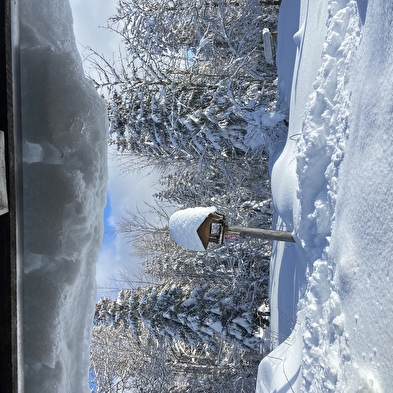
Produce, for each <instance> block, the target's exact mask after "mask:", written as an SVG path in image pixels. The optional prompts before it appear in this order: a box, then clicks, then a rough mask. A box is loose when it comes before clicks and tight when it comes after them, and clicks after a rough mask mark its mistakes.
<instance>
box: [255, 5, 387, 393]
mask: <svg viewBox="0 0 393 393" xmlns="http://www.w3.org/2000/svg"><path fill="white" fill-rule="evenodd" d="M299 5H300V6H299ZM296 12H298V14H299V23H298V26H297V27H296V29H294V26H293V18H294V15H296ZM392 18H393V2H392V1H391V0H374V1H372V2H368V1H367V0H358V1H346V0H337V1H328V0H320V1H314V0H299V1H298V2H296V1H295V2H291V1H289V0H284V1H283V2H282V7H281V11H280V23H281V25H280V26H285V24H286V22H288V26H289V27H288V28H287V29H285V28H281V29H280V30H279V40H280V41H279V42H281V40H282V39H284V40H285V42H287V43H288V42H290V40H289V37H290V35H292V36H293V41H292V42H293V43H294V45H296V56H295V59H294V61H293V56H291V53H293V52H291V51H288V52H287V53H285V52H283V51H281V52H279V55H278V62H279V64H278V66H279V67H278V68H279V72H280V69H281V70H282V69H284V71H285V72H281V73H280V80H281V83H280V88H281V89H282V90H281V94H283V95H285V97H287V95H288V77H287V76H288V75H291V70H290V69H288V68H290V67H291V66H290V65H291V64H294V66H293V70H292V75H293V78H292V81H291V87H292V88H291V95H290V126H289V135H288V139H287V142H286V144H285V147H284V149H283V151H282V153H281V155H280V156H279V157H278V159H276V160H275V162H274V163H273V168H272V190H273V197H274V202H275V207H276V212H277V225H278V226H279V227H283V228H287V229H290V230H293V233H294V236H295V237H296V238H297V244H296V245H295V246H294V247H292V248H290V247H289V246H288V245H279V244H276V245H274V252H273V254H272V264H271V278H270V284H271V285H270V300H271V314H272V315H271V329H272V344H273V346H275V347H276V349H274V351H273V352H271V353H270V354H269V355H268V356H267V357H266V358H264V359H263V360H262V362H261V364H260V367H259V374H258V382H257V392H274V391H277V392H278V391H280V392H300V391H303V392H345V393H351V392H388V391H390V390H391V367H392V366H391V365H392V364H393V355H392V351H391V343H392V342H393V337H392V332H391V329H390V324H391V321H392V318H393V305H392V299H391V293H392V286H391V283H390V268H389V265H390V262H391V260H392V257H391V255H392V254H393V250H392V245H391V236H392V231H393V224H392V220H393V217H392V215H393V213H392V209H391V196H390V194H391V189H392V186H393V175H392V174H391V161H392V157H393V143H392V140H391V138H390V137H389V135H390V134H391V129H390V128H391V122H392V107H393V99H392V94H391V92H392V89H393V76H392V75H393V72H392V71H393V65H392V64H393V49H392V45H391V43H392V42H393V41H392V39H393V32H392V30H391V21H392ZM291 23H292V25H291ZM291 28H292V30H291ZM294 30H296V31H295V32H294ZM280 35H281V37H280ZM286 56H287V57H286ZM283 102H284V103H285V100H283ZM284 109H285V107H284ZM302 274H303V275H302Z"/></svg>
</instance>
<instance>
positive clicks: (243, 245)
mask: <svg viewBox="0 0 393 393" xmlns="http://www.w3.org/2000/svg"><path fill="white" fill-rule="evenodd" d="M278 11H279V1H263V0H171V1H167V0H143V1H141V0H119V3H118V9H117V13H116V15H114V16H113V17H112V18H111V19H110V20H109V22H108V28H109V29H111V30H113V31H114V32H115V33H116V34H119V35H120V36H121V37H122V48H121V51H120V52H119V53H121V55H119V57H118V58H117V59H115V60H110V59H107V58H105V57H104V56H102V55H100V54H99V53H97V52H96V51H94V50H93V49H91V48H90V55H89V59H90V62H91V65H92V69H94V73H92V74H91V75H90V78H91V79H92V80H93V81H94V83H95V86H96V89H97V90H98V91H99V92H100V94H101V95H102V96H103V97H104V98H105V100H106V102H107V108H108V117H109V124H110V129H109V139H108V143H109V145H110V146H114V147H115V148H116V150H117V151H118V154H119V155H121V156H122V157H123V158H124V157H126V165H125V166H124V167H123V168H122V170H125V171H139V170H141V169H144V168H151V169H152V170H154V171H156V172H157V173H159V174H160V180H159V185H158V186H159V191H158V192H157V193H156V194H155V195H154V197H155V204H154V205H148V206H146V209H147V210H146V211H142V210H137V211H125V212H124V217H123V218H122V219H121V220H120V221H119V222H118V223H117V228H116V232H117V233H118V234H119V235H121V236H126V237H127V238H129V241H130V242H131V243H132V245H133V248H134V249H135V250H136V254H137V255H138V256H139V257H140V259H141V261H142V264H143V266H144V269H145V274H146V277H148V278H147V279H146V281H148V282H149V283H150V284H148V285H143V286H138V285H136V284H135V283H134V281H135V280H134V277H133V276H132V274H131V273H130V272H124V278H125V281H126V282H127V286H126V287H125V288H124V289H122V290H120V291H119V293H118V295H117V297H116V298H114V299H111V298H107V297H103V298H101V299H100V300H99V301H98V303H97V304H96V311H95V316H94V323H93V333H92V342H91V349H90V364H91V367H90V380H91V381H90V382H91V386H92V391H94V392H97V393H103V392H128V391H132V392H141V393H142V392H143V393H145V392H146V393H148V392H149V393H150V392H151V393H157V392H163V393H164V392H190V393H194V392H195V393H197V392H198V393H199V392H201V393H202V392H204V393H205V392H209V393H213V392H253V391H255V382H256V375H257V367H258V364H259V362H260V361H261V359H262V357H263V356H264V354H265V352H266V351H267V350H268V348H269V343H268V334H267V333H266V334H264V330H265V329H268V324H269V323H268V283H269V259H270V252H271V247H270V243H269V242H267V241H261V240H255V239H242V240H237V241H232V242H230V241H228V242H226V243H224V244H222V245H217V246H214V247H213V246H211V247H210V246H209V248H208V249H207V251H206V252H192V251H188V250H185V249H182V248H180V247H179V246H177V245H176V244H175V243H174V241H173V240H172V239H171V237H170V234H169V228H168V220H169V216H170V212H173V211H175V210H178V209H182V208H186V207H195V206H215V207H216V208H217V211H219V212H220V213H221V214H224V215H225V216H226V217H227V220H228V221H229V222H230V223H231V224H234V225H241V226H248V227H254V228H270V225H271V220H272V214H273V211H272V201H271V191H270V181H269V157H270V155H271V154H272V152H273V150H274V148H275V147H276V146H277V144H278V143H279V142H280V141H282V140H283V138H284V137H285V135H286V132H287V121H286V118H287V113H283V112H281V111H280V102H278V100H277V95H276V93H277V70H276V67H275V64H274V61H273V62H271V61H268V59H267V58H266V56H265V54H264V50H265V48H264V45H266V43H265V42H264V34H263V32H264V31H266V29H268V31H269V32H271V35H272V36H273V37H274V36H275V35H276V34H277V23H278ZM273 42H274V39H273ZM147 213H148V214H147ZM151 217H155V218H154V219H151Z"/></svg>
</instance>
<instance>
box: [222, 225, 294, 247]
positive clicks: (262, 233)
mask: <svg viewBox="0 0 393 393" xmlns="http://www.w3.org/2000/svg"><path fill="white" fill-rule="evenodd" d="M227 234H228V235H239V236H240V237H252V238H255V239H262V240H277V241H281V242H292V243H294V242H295V239H294V238H293V236H292V233H291V232H285V231H275V230H273V229H259V228H243V227H238V226H225V227H224V235H227Z"/></svg>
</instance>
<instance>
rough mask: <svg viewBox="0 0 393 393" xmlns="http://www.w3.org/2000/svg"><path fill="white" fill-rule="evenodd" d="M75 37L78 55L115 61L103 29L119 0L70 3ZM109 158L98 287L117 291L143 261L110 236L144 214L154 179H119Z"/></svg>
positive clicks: (110, 36) (110, 37)
mask: <svg viewBox="0 0 393 393" xmlns="http://www.w3.org/2000/svg"><path fill="white" fill-rule="evenodd" d="M70 4H71V8H72V12H73V17H74V33H75V37H76V42H77V44H78V47H79V51H80V52H81V54H82V56H83V48H84V47H86V46H90V47H92V48H93V49H95V50H97V51H98V52H100V53H103V54H105V55H106V56H108V57H110V58H112V57H113V54H114V53H115V54H116V53H118V48H119V44H120V39H119V37H118V36H117V35H116V34H114V33H113V32H110V31H108V30H106V29H104V28H103V26H106V24H107V20H108V18H109V17H110V16H111V15H113V14H114V13H115V12H116V6H117V0H70ZM111 157H112V154H109V162H108V172H109V179H108V195H107V197H108V205H107V207H106V209H105V213H104V223H105V232H106V235H105V236H104V239H103V245H102V248H101V250H100V252H99V259H98V263H97V284H98V286H99V287H106V288H110V287H116V286H117V283H116V280H117V279H119V278H120V276H119V271H120V270H124V268H125V267H132V268H138V267H140V261H139V259H137V258H133V257H130V255H129V254H130V253H132V251H133V250H132V247H131V245H130V244H129V243H127V242H126V240H125V239H124V238H123V237H122V236H119V235H118V236H114V235H112V236H111V235H110V232H111V231H113V227H114V226H115V225H116V222H117V220H118V219H119V218H120V217H121V216H122V215H123V214H124V209H125V208H128V209H130V210H134V209H135V208H137V207H139V209H140V210H142V211H143V210H144V201H146V202H152V197H151V195H152V194H153V193H154V192H155V190H154V189H153V188H152V184H153V183H154V179H155V176H154V175H149V174H148V173H147V172H142V173H139V174H129V175H124V174H122V175H120V174H119V172H118V170H117V167H118V166H117V164H116V162H115V161H114V160H113V159H112V158H111ZM109 294H110V293H109V292H108V291H102V290H99V291H98V296H100V295H109Z"/></svg>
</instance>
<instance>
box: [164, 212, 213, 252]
mask: <svg viewBox="0 0 393 393" xmlns="http://www.w3.org/2000/svg"><path fill="white" fill-rule="evenodd" d="M215 212H216V208H215V207H214V206H212V207H192V208H188V209H184V210H179V211H177V212H176V213H173V214H172V216H171V218H170V219H169V230H170V232H171V236H172V238H173V240H174V241H175V242H176V243H177V244H178V245H179V246H181V247H183V248H187V249H188V250H193V251H205V246H204V245H203V243H202V240H201V238H200V237H199V235H198V233H197V231H198V228H199V227H200V226H201V224H202V223H203V222H204V221H205V219H206V218H207V217H208V215H209V214H212V213H215Z"/></svg>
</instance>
